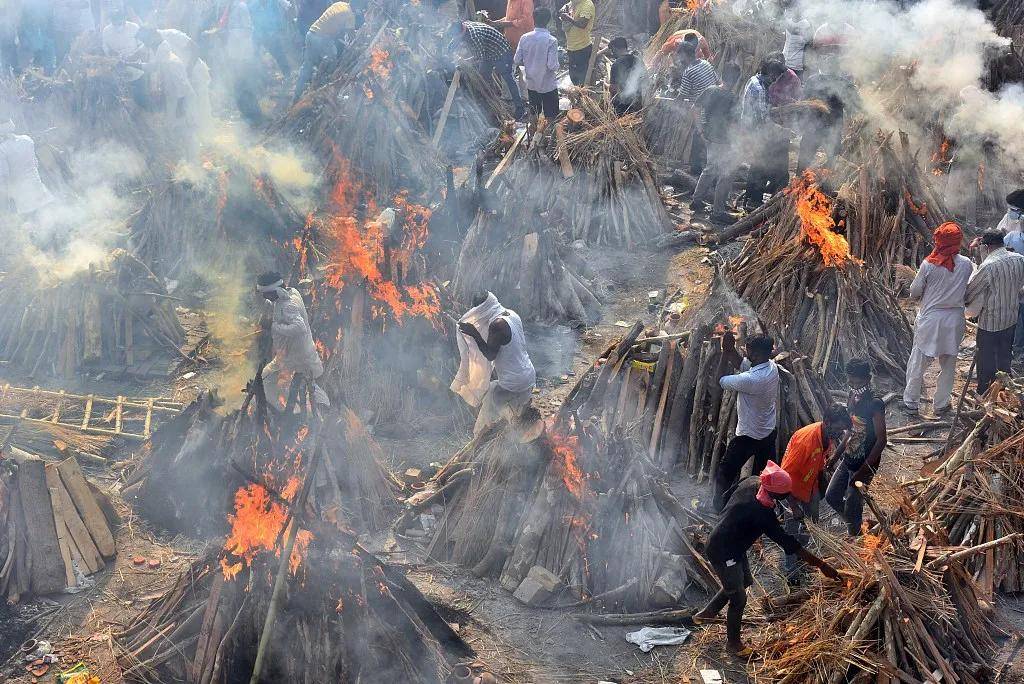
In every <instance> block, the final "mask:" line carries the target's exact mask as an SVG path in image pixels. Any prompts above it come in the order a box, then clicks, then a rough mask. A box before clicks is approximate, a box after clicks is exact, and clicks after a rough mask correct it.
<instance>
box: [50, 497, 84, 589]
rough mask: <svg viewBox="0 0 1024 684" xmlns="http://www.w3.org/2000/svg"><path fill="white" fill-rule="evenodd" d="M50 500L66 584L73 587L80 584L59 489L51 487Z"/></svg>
mask: <svg viewBox="0 0 1024 684" xmlns="http://www.w3.org/2000/svg"><path fill="white" fill-rule="evenodd" d="M49 491H50V502H51V506H52V508H53V520H54V526H55V527H56V530H57V546H58V548H59V549H60V558H61V561H62V564H63V566H64V581H65V582H66V585H65V586H68V587H73V586H76V585H77V584H78V582H77V581H75V568H74V566H73V565H72V563H71V548H70V546H69V542H68V536H69V535H68V529H67V526H66V525H65V524H64V518H63V517H62V516H61V510H60V497H59V496H58V495H57V490H56V489H53V488H52V487H51V488H50V490H49Z"/></svg>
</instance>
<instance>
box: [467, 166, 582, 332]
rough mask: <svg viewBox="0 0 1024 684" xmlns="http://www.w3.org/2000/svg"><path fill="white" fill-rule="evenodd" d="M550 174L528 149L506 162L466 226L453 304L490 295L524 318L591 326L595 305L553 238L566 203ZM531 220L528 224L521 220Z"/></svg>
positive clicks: (569, 255)
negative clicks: (553, 186) (479, 294)
mask: <svg viewBox="0 0 1024 684" xmlns="http://www.w3.org/2000/svg"><path fill="white" fill-rule="evenodd" d="M556 174H557V171H556V170H555V169H554V167H553V166H552V165H551V164H550V162H548V161H547V160H545V159H543V157H542V156H541V155H540V154H538V153H537V152H536V151H535V150H532V151H530V152H528V153H527V156H526V157H524V158H521V159H518V160H516V161H515V162H513V164H512V166H511V167H510V168H509V170H508V171H507V172H506V174H505V175H504V176H503V177H502V183H501V184H500V186H499V187H498V188H497V190H496V192H494V193H493V194H492V195H488V196H487V197H486V198H485V200H484V201H483V205H484V206H483V207H482V208H481V209H480V210H479V211H478V212H477V215H476V219H475V220H474V221H473V223H472V225H471V226H470V227H469V231H468V232H467V234H466V237H465V239H464V240H463V242H462V249H461V251H460V253H459V259H458V263H457V264H456V267H455V277H454V279H453V281H452V292H453V295H454V297H455V299H456V300H458V301H461V302H469V301H471V299H472V296H473V294H474V293H476V292H480V291H483V290H489V291H491V292H493V293H494V294H495V295H496V296H497V297H498V299H499V300H500V301H502V302H504V303H505V304H506V305H507V306H510V307H511V308H513V309H515V310H516V311H517V312H518V313H519V314H520V315H521V316H522V317H523V318H524V319H529V320H534V321H542V322H546V323H565V322H574V321H575V322H592V321H593V320H594V319H595V318H596V316H597V315H598V313H599V312H600V307H601V303H600V301H599V300H598V297H597V295H596V294H595V291H596V290H597V286H596V283H594V282H592V281H591V280H590V279H589V278H587V277H586V275H584V269H585V266H584V264H582V263H580V260H579V259H578V258H575V256H574V254H573V252H572V251H571V250H570V249H569V247H568V245H566V244H565V240H564V238H563V237H562V235H561V234H560V233H559V232H558V229H559V228H560V227H561V226H563V225H564V223H563V222H564V221H565V216H564V215H563V214H562V213H561V209H562V207H563V206H564V204H565V198H564V197H562V196H561V193H559V192H551V191H550V187H551V184H552V183H553V182H555V176H556ZM525 217H531V220H524V218H525Z"/></svg>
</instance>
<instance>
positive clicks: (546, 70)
mask: <svg viewBox="0 0 1024 684" xmlns="http://www.w3.org/2000/svg"><path fill="white" fill-rule="evenodd" d="M550 22H551V10H549V9H547V8H546V7H540V8H538V9H535V10H534V11H533V23H534V25H535V26H536V28H534V29H533V30H532V31H530V32H529V33H527V34H525V35H524V36H523V37H522V38H520V39H519V47H517V48H516V55H515V58H514V59H513V64H515V66H516V67H520V66H521V67H523V70H524V71H525V73H526V91H527V95H528V97H529V100H530V109H532V110H533V112H534V114H535V115H536V114H540V113H541V112H542V111H543V112H544V117H545V118H546V119H547V120H548V121H551V120H553V119H554V118H555V117H556V116H558V83H557V82H556V80H555V74H556V73H557V72H558V40H557V39H555V37H554V36H553V35H551V32H550V31H548V28H547V27H548V24H549V23H550Z"/></svg>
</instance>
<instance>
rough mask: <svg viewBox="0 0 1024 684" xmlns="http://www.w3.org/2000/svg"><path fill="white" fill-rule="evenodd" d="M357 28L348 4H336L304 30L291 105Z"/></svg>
mask: <svg viewBox="0 0 1024 684" xmlns="http://www.w3.org/2000/svg"><path fill="white" fill-rule="evenodd" d="M355 28H356V15H355V14H354V13H353V12H352V6H351V5H350V4H349V3H347V2H335V3H333V4H331V6H330V7H328V8H327V9H325V10H324V13H323V14H321V15H320V18H319V19H317V20H316V21H314V22H313V24H312V25H311V26H310V27H309V30H308V31H306V44H305V47H303V49H302V66H301V67H299V78H298V80H297V81H296V82H295V96H294V97H293V98H292V101H293V102H298V101H299V98H300V97H302V94H303V93H304V92H306V86H307V85H309V79H311V78H312V77H313V72H314V71H315V70H316V69H319V68H320V66H321V65H323V64H324V63H326V62H328V61H329V60H332V59H335V58H336V57H337V56H338V51H339V49H341V48H343V47H344V41H345V40H347V39H348V37H349V36H350V35H351V33H352V31H354V30H355Z"/></svg>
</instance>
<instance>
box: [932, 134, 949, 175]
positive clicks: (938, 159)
mask: <svg viewBox="0 0 1024 684" xmlns="http://www.w3.org/2000/svg"><path fill="white" fill-rule="evenodd" d="M952 145H953V144H952V143H951V142H950V140H949V139H948V138H946V137H943V138H942V143H940V144H939V149H937V150H935V152H934V153H933V154H932V159H931V162H932V164H933V168H932V175H935V176H941V175H943V174H945V173H946V172H947V171H948V170H949V164H950V163H951V162H952V161H953V156H952V155H951V154H950V153H949V150H950V148H951V147H952Z"/></svg>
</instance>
